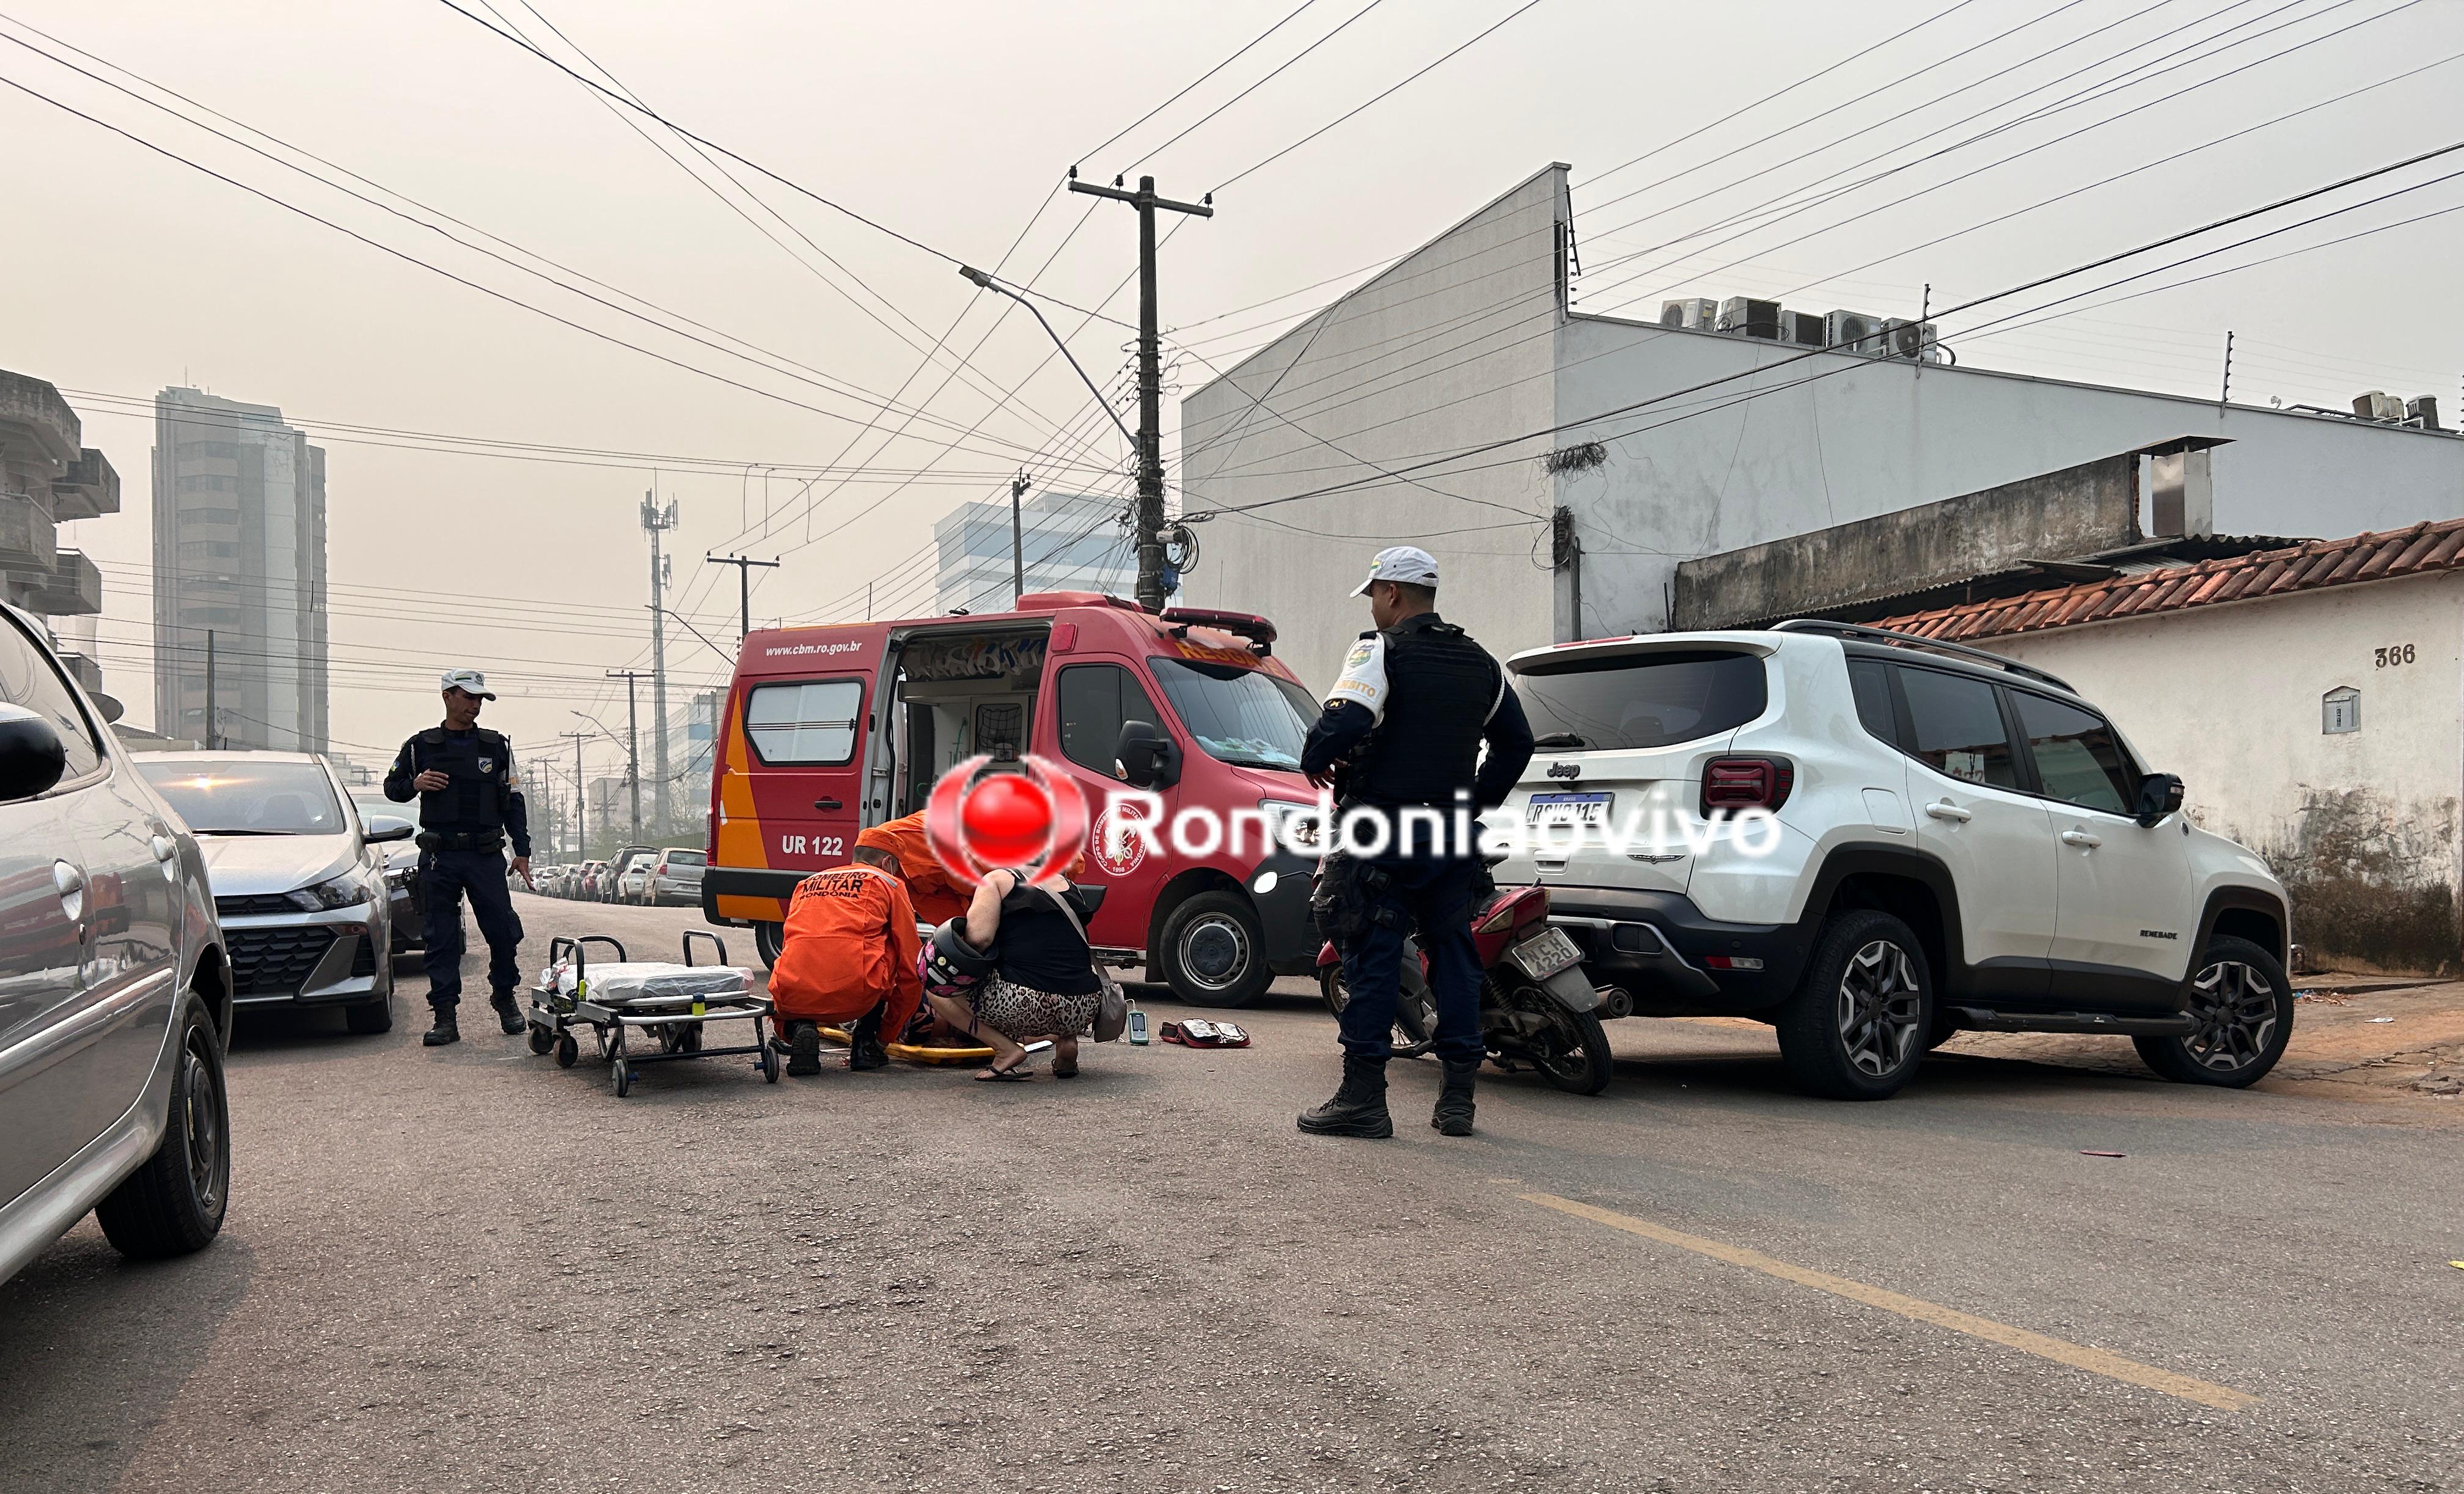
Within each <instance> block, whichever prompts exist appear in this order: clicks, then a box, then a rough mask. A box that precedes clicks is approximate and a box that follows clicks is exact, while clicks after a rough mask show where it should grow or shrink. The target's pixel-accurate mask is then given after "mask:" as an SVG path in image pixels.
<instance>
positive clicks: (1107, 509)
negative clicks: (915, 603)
mask: <svg viewBox="0 0 2464 1494" xmlns="http://www.w3.org/2000/svg"><path fill="white" fill-rule="evenodd" d="M1125 506H1126V500H1124V499H1121V498H1116V497H1114V498H1107V497H1099V496H1097V495H1095V494H1088V493H1039V494H1036V495H1035V496H1034V497H1031V498H1029V499H1027V500H1026V501H1025V502H1024V503H1023V504H1021V505H1020V506H1019V530H1020V535H1021V538H1022V539H1023V543H1022V544H1021V545H1019V546H1018V549H1019V552H1020V554H1021V556H1022V557H1023V559H1024V560H1025V562H1026V589H1027V590H1029V591H1103V592H1114V593H1118V594H1119V595H1121V596H1128V595H1129V594H1130V592H1131V591H1132V590H1133V587H1134V585H1135V583H1136V580H1137V572H1138V562H1137V555H1136V552H1135V551H1134V550H1133V549H1132V548H1131V547H1130V545H1129V543H1128V542H1127V541H1126V539H1125V538H1123V531H1122V529H1121V526H1120V524H1119V523H1118V522H1117V520H1118V519H1119V517H1120V516H1121V512H1122V510H1123V508H1124V507H1125ZM933 538H934V541H935V545H936V546H937V547H938V549H939V552H940V564H939V568H938V572H937V574H936V575H935V579H934V588H933V589H934V598H935V601H934V610H935V611H939V612H954V611H957V609H958V608H960V607H964V608H966V609H967V610H968V611H970V612H987V611H991V612H998V611H1001V610H1004V609H1006V608H1007V607H1008V606H1009V604H1010V583H1011V581H1012V579H1013V572H1012V568H1011V546H1010V515H1009V503H1008V500H1006V499H1001V500H996V501H981V500H979V501H977V502H973V503H962V504H960V505H958V506H957V508H955V509H953V510H951V511H950V512H949V513H948V514H946V515H944V516H942V517H941V519H940V521H939V522H938V523H935V525H934V526H933Z"/></svg>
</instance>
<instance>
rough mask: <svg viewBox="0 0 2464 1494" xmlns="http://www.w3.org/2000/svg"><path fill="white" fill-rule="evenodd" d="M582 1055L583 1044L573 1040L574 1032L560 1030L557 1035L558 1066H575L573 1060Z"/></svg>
mask: <svg viewBox="0 0 2464 1494" xmlns="http://www.w3.org/2000/svg"><path fill="white" fill-rule="evenodd" d="M581 1056H582V1044H579V1043H576V1042H574V1041H573V1034H572V1033H569V1032H560V1033H558V1034H557V1035H556V1066H557V1067H559V1068H571V1067H572V1066H573V1061H574V1060H575V1059H578V1058H580V1057H581Z"/></svg>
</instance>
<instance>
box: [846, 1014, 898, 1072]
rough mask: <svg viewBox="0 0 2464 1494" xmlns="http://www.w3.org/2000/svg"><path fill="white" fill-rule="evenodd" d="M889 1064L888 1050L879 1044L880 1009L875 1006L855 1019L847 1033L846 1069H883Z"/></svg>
mask: <svg viewBox="0 0 2464 1494" xmlns="http://www.w3.org/2000/svg"><path fill="white" fill-rule="evenodd" d="M889 1064H890V1050H889V1049H888V1048H886V1047H883V1046H882V1044H881V1008H880V1007H878V1006H876V1007H874V1008H873V1009H872V1010H870V1011H869V1012H867V1013H865V1014H864V1015H863V1016H862V1017H860V1018H858V1019H856V1024H855V1026H854V1028H853V1029H852V1030H850V1031H849V1032H848V1033H847V1067H848V1068H850V1069H855V1070H859V1071H860V1070H863V1069H867V1068H884V1067H887V1066H889Z"/></svg>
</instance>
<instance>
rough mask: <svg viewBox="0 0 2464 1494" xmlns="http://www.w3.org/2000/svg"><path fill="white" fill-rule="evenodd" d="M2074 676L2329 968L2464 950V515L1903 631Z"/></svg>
mask: <svg viewBox="0 0 2464 1494" xmlns="http://www.w3.org/2000/svg"><path fill="white" fill-rule="evenodd" d="M1878 626H1884V627H1890V628H1895V629H1899V630H1902V631H1908V632H1915V633H1920V634H1923V635H1925V636H1926V637H1930V638H1939V639H1943V640H1945V641H1947V642H1957V643H1966V644H1969V645H1972V646H1974V647H1978V648H1989V649H1991V650H1992V651H1994V652H1996V653H2002V654H2007V655H2009V656H2011V657H2013V658H2015V659H2020V660H2023V661H2025V662H2026V663H2029V664H2032V665H2035V666H2036V667H2037V668H2039V669H2043V670H2051V671H2052V672H2054V673H2055V674H2057V675H2059V676H2061V677H2062V678H2063V679H2066V680H2068V681H2069V682H2070V683H2071V684H2072V685H2073V686H2074V687H2076V688H2077V689H2078V690H2079V692H2080V693H2081V694H2083V695H2085V696H2086V697H2087V698H2088V699H2090V700H2091V701H2093V702H2095V703H2096V704H2097V705H2098V706H2100V707H2101V708H2102V709H2103V710H2104V711H2105V712H2106V714H2109V715H2110V716H2111V717H2112V718H2113V720H2114V722H2115V723H2116V724H2117V725H2119V726H2120V727H2121V728H2122V730H2123V735H2124V736H2127V737H2129V739H2130V741H2131V744H2132V745H2133V746H2135V747H2137V748H2138V749H2139V751H2140V752H2141V753H2142V754H2143V755H2144V756H2145V758H2146V759H2147V760H2146V761H2145V763H2143V764H2142V766H2143V767H2144V768H2145V769H2146V770H2147V771H2150V772H2158V773H2175V774H2179V775H2180V776H2181V777H2182V779H2183V780H2184V783H2185V803H2186V805H2187V806H2188V808H2189V812H2190V815H2191V817H2192V818H2193V819H2195V820H2197V821H2198V822H2199V823H2200V824H2204V825H2206V826H2207V827H2208V828H2210V829H2212V830H2215V831H2217V832H2218V833H2219V834H2224V835H2230V836H2232V837H2233V839H2235V840H2237V841H2240V842H2241V843H2242V844H2243V845H2245V846H2250V847H2252V848H2253V849H2255V850H2256V851H2258V852H2259V853H2260V854H2261V855H2262V856H2264V857H2266V858H2267V861H2268V863H2269V865H2270V866H2272V867H2273V868H2275V870H2276V872H2277V875H2278V876H2279V877H2281V878H2282V879H2283V880H2284V883H2285V886H2286V888H2287V890H2289V891H2290V892H2291V893H2292V895H2293V920H2294V937H2295V938H2296V939H2297V940H2298V941H2299V942H2300V943H2301V944H2302V946H2303V947H2304V948H2305V949H2306V950H2308V951H2309V952H2310V953H2311V954H2312V955H2313V956H2315V957H2320V958H2323V959H2324V960H2327V961H2331V962H2333V963H2334V964H2336V965H2338V966H2340V967H2344V968H2350V967H2352V966H2356V965H2359V966H2364V967H2375V968H2379V969H2386V970H2401V971H2438V970H2453V969H2454V968H2456V967H2457V965H2458V964H2459V963H2464V958H2459V951H2464V924H2460V923H2459V910H2464V815H2459V806H2458V796H2459V794H2464V725H2460V724H2459V715H2458V702H2459V701H2464V520H2453V519H2451V520H2448V521H2446V522H2444V523H2438V524H2420V525H2414V526H2412V527H2410V528H2408V529H2403V530H2398V531H2395V532H2393V533H2383V534H2370V535H2362V536H2359V537H2356V538H2348V539H2333V540H2320V541H2314V542H2312V543H2309V544H2305V545H2302V546H2299V547H2298V548H2296V549H2291V550H2277V551H2268V552H2261V553H2258V554H2253V555H2242V556H2234V557H2231V558H2227V559H2221V560H2205V561H2201V562H2198V563H2196V564H2189V565H2182V564H2167V565H2166V566H2165V567H2163V568H2161V569H2155V570H2147V571H2142V572H2139V573H2136V574H2129V575H2123V576H2119V577H2116V578H2114V579H2112V580H2109V581H2102V582H2088V583H2084V584H2079V585H2071V586H2060V587H2054V588H2050V589H2047V590H2041V591H2036V592H2032V593H2030V594H2028V595H2025V596H2020V597H2011V598H2004V599H1999V600H1995V601H1990V602H1978V603H1974V604H1965V605H1960V606H1953V607H1946V608H1941V609H1938V610H1934V611H1929V612H1923V613H1918V614H1915V615H1912V616H1907V617H1901V618H1894V619H1888V620H1885V621H1883V622H1882V623H1881V624H1880V625H1878Z"/></svg>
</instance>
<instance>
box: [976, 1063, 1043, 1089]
mask: <svg viewBox="0 0 2464 1494" xmlns="http://www.w3.org/2000/svg"><path fill="white" fill-rule="evenodd" d="M1032 1077H1034V1076H1032V1075H1030V1074H1029V1073H1027V1071H1026V1060H1025V1059H1023V1058H1022V1059H1020V1060H1019V1061H1018V1062H1017V1063H1015V1064H1012V1065H1011V1066H1008V1067H1007V1068H987V1069H983V1070H981V1071H979V1073H978V1074H977V1075H976V1083H978V1084H979V1085H1010V1084H1018V1083H1020V1082H1022V1081H1023V1080H1026V1079H1029V1078H1032Z"/></svg>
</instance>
